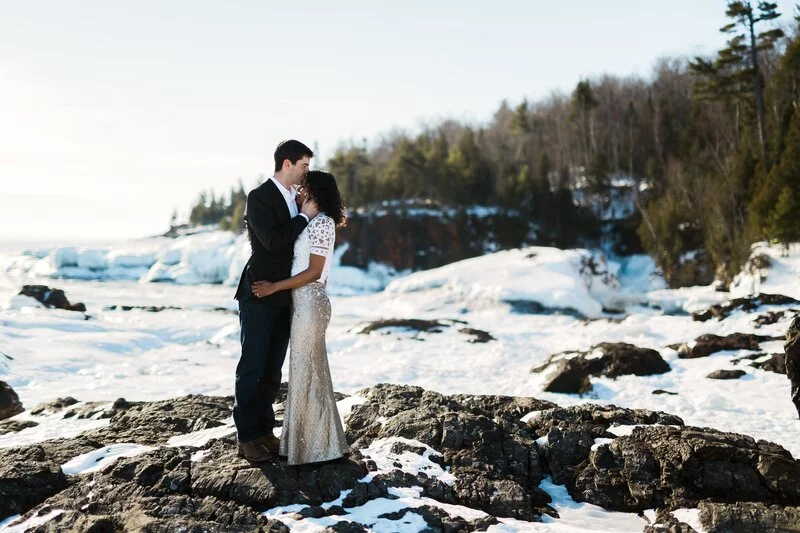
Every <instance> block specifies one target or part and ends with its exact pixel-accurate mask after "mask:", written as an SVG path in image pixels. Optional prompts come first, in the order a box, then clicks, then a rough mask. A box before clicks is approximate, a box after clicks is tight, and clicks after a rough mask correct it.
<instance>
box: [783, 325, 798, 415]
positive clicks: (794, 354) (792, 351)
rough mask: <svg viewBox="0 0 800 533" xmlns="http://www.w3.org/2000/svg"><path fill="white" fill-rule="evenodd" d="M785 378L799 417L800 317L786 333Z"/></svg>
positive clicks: (784, 346) (784, 347)
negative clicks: (789, 385) (790, 387)
mask: <svg viewBox="0 0 800 533" xmlns="http://www.w3.org/2000/svg"><path fill="white" fill-rule="evenodd" d="M783 349H784V352H785V353H786V357H785V365H786V377H787V378H789V381H790V382H791V384H792V403H793V404H794V407H795V409H797V414H798V415H800V315H798V316H796V317H795V318H794V320H793V321H792V325H791V326H789V330H788V331H787V332H786V343H785V344H784V345H783Z"/></svg>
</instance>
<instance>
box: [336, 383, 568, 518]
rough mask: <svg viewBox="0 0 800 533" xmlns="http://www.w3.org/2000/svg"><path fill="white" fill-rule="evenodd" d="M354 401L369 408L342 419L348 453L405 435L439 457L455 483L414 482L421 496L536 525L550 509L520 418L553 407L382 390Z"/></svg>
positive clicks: (393, 388)
mask: <svg viewBox="0 0 800 533" xmlns="http://www.w3.org/2000/svg"><path fill="white" fill-rule="evenodd" d="M358 395H359V396H361V397H363V398H365V399H366V402H365V403H363V404H361V405H356V406H355V407H354V408H353V410H352V411H351V413H350V415H349V416H348V418H347V422H348V427H347V437H348V441H352V442H353V445H352V446H351V448H360V447H365V446H367V445H368V444H369V443H371V442H372V441H373V440H374V439H376V438H388V437H405V438H407V439H413V440H417V441H419V442H421V443H423V444H426V445H428V446H431V447H432V448H434V449H435V450H438V451H440V452H441V453H442V462H443V463H444V464H445V465H446V466H449V467H450V472H451V473H452V474H454V475H455V477H456V481H455V483H454V484H453V485H452V486H443V485H444V484H443V483H441V482H439V481H438V480H435V479H433V478H428V481H427V482H426V481H425V480H424V479H423V480H421V481H420V480H419V478H418V481H417V484H419V483H420V482H421V483H423V485H422V486H423V489H424V491H425V492H424V494H426V495H427V494H431V497H433V498H435V499H438V500H439V501H443V502H445V503H454V504H458V505H465V506H468V507H472V508H477V509H481V510H483V511H485V512H487V513H489V514H492V515H496V516H511V517H516V518H520V519H524V520H536V519H538V517H539V516H540V515H541V513H542V512H544V511H545V510H546V509H547V504H548V503H549V502H550V497H549V496H548V495H547V494H546V493H544V492H543V491H542V490H541V489H539V487H538V485H539V483H540V482H541V480H542V479H543V477H544V472H543V471H542V469H541V465H540V461H539V454H538V451H537V446H536V444H535V442H534V437H533V435H532V433H531V431H530V429H529V428H528V427H527V426H526V424H524V423H523V422H521V421H520V418H521V417H522V416H524V415H525V414H526V413H529V412H531V411H538V410H541V409H546V408H550V407H553V404H552V403H550V402H543V401H539V400H536V399H534V398H512V397H507V396H469V397H468V396H464V395H457V396H445V395H442V394H438V393H436V392H432V391H425V390H423V389H422V388H420V387H410V386H400V385H387V384H382V385H377V386H375V387H372V388H370V389H365V390H363V391H360V392H359V393H358ZM380 420H385V422H384V423H381V421H380ZM411 481H412V480H408V482H411ZM345 507H346V505H345Z"/></svg>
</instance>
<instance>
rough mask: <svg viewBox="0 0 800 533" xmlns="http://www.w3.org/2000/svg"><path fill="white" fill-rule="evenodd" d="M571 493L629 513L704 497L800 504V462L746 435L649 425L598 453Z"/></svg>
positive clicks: (694, 502) (672, 506)
mask: <svg viewBox="0 0 800 533" xmlns="http://www.w3.org/2000/svg"><path fill="white" fill-rule="evenodd" d="M568 488H571V487H570V486H569V485H568ZM571 494H572V496H573V498H575V499H576V500H578V501H587V502H589V503H593V504H595V505H599V506H601V507H603V508H605V509H612V510H616V511H626V512H638V511H643V510H645V509H652V508H668V509H678V508H686V507H689V508H694V507H697V505H698V504H699V502H700V501H702V500H712V501H716V502H726V503H733V502H741V501H750V502H762V503H765V504H780V505H800V463H798V462H797V461H796V460H795V459H794V458H793V457H792V455H791V454H790V453H789V452H788V451H786V450H785V449H784V448H782V447H781V446H779V445H777V444H773V443H769V442H766V441H756V440H754V439H753V438H751V437H748V436H745V435H738V434H735V433H724V432H721V431H716V430H713V429H709V428H695V427H669V426H643V427H637V428H635V429H634V430H633V432H632V433H631V434H630V435H629V436H623V437H617V438H615V439H614V440H613V441H612V442H611V443H610V444H601V445H600V446H598V447H596V448H595V449H594V450H593V451H591V453H590V454H589V459H588V461H587V462H586V463H584V464H582V465H579V467H577V468H576V477H575V484H574V488H572V490H571Z"/></svg>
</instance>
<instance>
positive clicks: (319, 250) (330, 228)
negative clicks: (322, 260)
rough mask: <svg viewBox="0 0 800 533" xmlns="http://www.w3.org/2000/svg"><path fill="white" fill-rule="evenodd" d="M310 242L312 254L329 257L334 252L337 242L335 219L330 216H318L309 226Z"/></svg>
mask: <svg viewBox="0 0 800 533" xmlns="http://www.w3.org/2000/svg"><path fill="white" fill-rule="evenodd" d="M308 241H309V244H310V245H311V253H312V254H314V255H324V256H327V255H329V253H330V252H331V251H332V250H333V243H334V241H336V228H335V224H334V223H333V219H332V218H331V217H328V216H318V217H316V218H314V220H312V221H311V222H310V223H309V224H308Z"/></svg>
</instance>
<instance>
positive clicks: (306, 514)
mask: <svg viewBox="0 0 800 533" xmlns="http://www.w3.org/2000/svg"><path fill="white" fill-rule="evenodd" d="M297 514H298V515H300V518H301V519H302V518H322V517H323V516H328V513H327V511H326V510H325V509H323V508H322V507H320V506H319V505H309V506H308V507H306V508H304V509H301V510H300V511H298V512H297Z"/></svg>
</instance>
